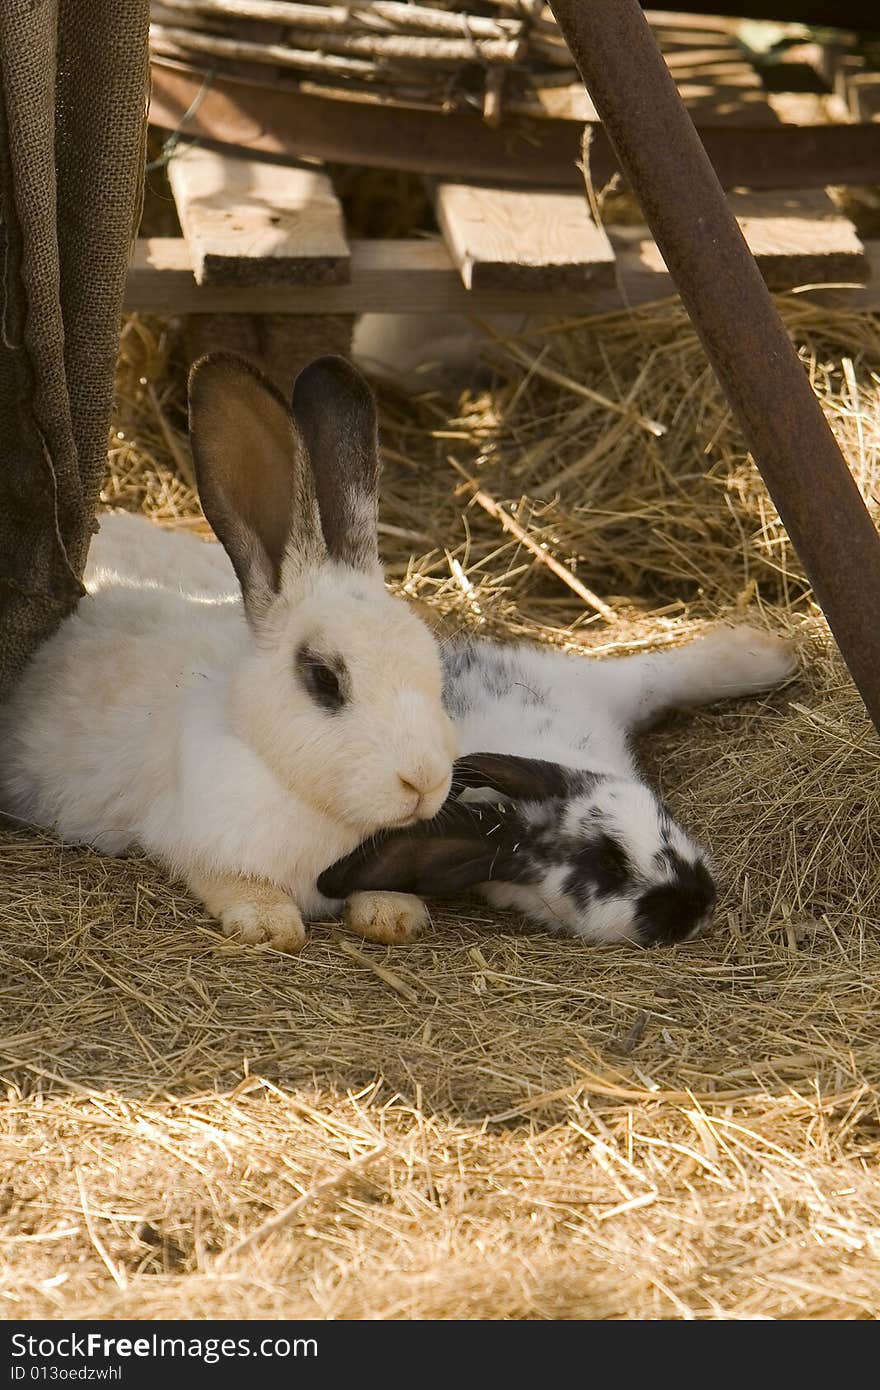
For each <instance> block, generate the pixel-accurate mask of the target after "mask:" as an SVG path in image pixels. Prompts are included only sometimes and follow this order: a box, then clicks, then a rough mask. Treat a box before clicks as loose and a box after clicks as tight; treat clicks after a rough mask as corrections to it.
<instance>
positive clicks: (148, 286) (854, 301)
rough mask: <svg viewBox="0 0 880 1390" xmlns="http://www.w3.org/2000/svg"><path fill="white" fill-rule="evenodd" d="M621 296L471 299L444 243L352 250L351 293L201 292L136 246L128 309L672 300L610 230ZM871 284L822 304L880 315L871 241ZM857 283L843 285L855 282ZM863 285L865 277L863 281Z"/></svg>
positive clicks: (592, 307) (375, 309)
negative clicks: (866, 310) (872, 311)
mask: <svg viewBox="0 0 880 1390" xmlns="http://www.w3.org/2000/svg"><path fill="white" fill-rule="evenodd" d="M609 236H610V240H611V243H612V245H613V247H614V250H615V253H616V256H617V275H618V288H616V289H600V288H595V289H593V290H591V291H589V292H587V293H582V294H575V293H566V294H563V295H560V294H558V293H556V292H547V291H542V292H535V291H524V292H523V291H510V290H500V291H499V290H492V291H485V290H484V291H476V290H466V289H465V288H464V285H463V284H462V283H461V276H460V275H459V273H458V270H457V268H456V266H455V265H454V263H453V261H452V259H451V257H450V255H449V252H448V251H447V249H446V247H445V246H444V245H443V243H442V242H441V241H439V240H437V241H432V240H420V241H366V242H363V241H354V242H352V247H351V258H352V260H351V265H352V274H351V283H350V284H347V285H315V284H312V285H278V286H267V285H262V286H253V287H241V286H239V287H236V286H217V285H197V284H196V281H195V278H194V276H193V272H192V264H191V261H190V256H189V251H188V248H187V245H186V242H185V241H184V240H183V238H182V237H158V238H152V239H149V240H142V241H139V242H138V243H137V246H136V251H135V256H134V262H133V265H132V267H131V270H130V271H129V276H128V285H127V289H126V295H125V308H126V309H127V310H137V311H139V312H142V313H155V314H175V315H177V314H193V313H231V314H259V313H279V314H324V313H341V314H359V313H380V314H381V313H386V314H391V313H397V314H401V313H420V314H433V313H450V314H453V313H459V314H491V313H510V312H512V313H519V312H522V313H546V314H565V315H566V316H569V315H577V314H580V313H583V314H596V313H606V312H609V313H610V312H613V311H614V310H617V309H621V308H623V307H624V306H625V305H632V306H637V305H639V304H644V303H647V302H651V301H654V300H658V299H665V298H667V297H668V296H669V295H673V294H674V293H675V286H674V285H673V283H672V279H671V277H670V275H669V273H668V271H667V270H666V267H665V265H664V264H663V260H662V257H661V256H660V253H659V251H658V250H657V247H656V245H655V244H654V242H653V241H652V240H651V238H650V237H649V236H648V235H647V233H646V231H645V229H644V228H641V229H640V228H630V227H627V228H611V229H610V232H609ZM865 255H866V261H867V265H868V267H869V270H868V273H869V275H870V278H869V279H868V282H867V284H866V285H862V284H861V283H857V284H856V285H855V287H854V288H850V289H844V290H841V289H837V288H834V289H821V288H820V290H819V291H818V292H816V293H811V294H810V298H811V300H816V299H818V300H820V301H821V302H828V303H831V304H835V305H840V306H841V307H846V308H852V309H858V310H864V309H869V310H874V311H876V310H880V241H876V242H868V243H866V246H865ZM852 278H853V277H846V279H847V281H850V280H851V279H852ZM857 278H858V280H859V281H861V278H862V277H857Z"/></svg>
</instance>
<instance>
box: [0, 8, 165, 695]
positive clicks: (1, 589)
mask: <svg viewBox="0 0 880 1390" xmlns="http://www.w3.org/2000/svg"><path fill="white" fill-rule="evenodd" d="M148 23H149V0H0V277H2V301H0V309H2V322H0V698H2V695H3V694H4V693H5V691H6V690H7V689H8V688H9V685H10V683H11V682H12V680H13V679H14V678H15V676H16V675H17V674H18V672H19V671H20V670H21V668H22V666H23V665H24V663H25V661H26V660H27V658H28V657H29V656H30V654H31V653H32V652H33V650H34V648H35V647H36V646H37V644H38V643H39V642H40V641H42V639H43V638H44V637H46V636H48V635H49V633H50V632H51V631H52V629H53V628H54V627H55V626H56V624H57V623H58V622H59V621H60V619H61V618H62V617H64V616H65V615H66V614H67V613H69V612H70V611H71V609H72V608H73V607H74V605H75V604H76V601H77V598H78V596H79V594H80V593H81V585H80V576H81V574H82V570H83V567H84V565H85V559H86V552H87V550H88V541H89V535H90V527H91V522H92V518H93V517H94V513H95V508H96V505H97V501H98V493H99V491H100V487H101V480H102V477H103V472H104V465H105V460H106V452H107V430H108V425H109V420H110V409H111V404H112V391H113V370H114V364H115V360H116V350H117V338H118V330H119V315H120V308H121V304H122V293H123V288H124V285H125V275H126V268H127V264H128V257H129V252H130V248H131V243H132V239H133V237H134V234H135V230H136V226H137V221H138V217H139V213H140V202H141V196H142V188H143V165H144V149H145V137H146V105H147V87H148V66H147V30H148Z"/></svg>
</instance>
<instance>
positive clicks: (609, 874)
mask: <svg viewBox="0 0 880 1390" xmlns="http://www.w3.org/2000/svg"><path fill="white" fill-rule="evenodd" d="M564 858H565V862H566V863H570V864H571V865H572V869H571V872H570V873H569V874H568V876H567V877H566V879H565V882H564V883H563V885H562V889H563V892H565V893H567V894H568V895H569V896H570V897H572V898H574V900H575V902H576V903H577V905H578V908H579V909H580V911H581V912H586V911H587V909H588V907H589V905H590V903H592V902H593V901H595V899H596V898H607V897H609V896H610V895H611V894H612V893H619V892H622V891H623V890H624V889H625V887H626V885H627V884H628V883H629V881H630V876H631V873H632V866H631V864H630V861H629V856H628V855H627V853H626V850H625V849H624V848H623V845H622V844H621V843H620V841H619V840H615V839H613V838H612V836H611V835H605V834H601V835H596V836H595V837H594V838H593V839H592V840H588V841H587V843H586V844H583V845H581V846H580V847H579V848H578V849H576V850H575V851H574V852H573V853H572V852H571V851H570V850H569V852H568V853H567V854H566V855H565V856H564Z"/></svg>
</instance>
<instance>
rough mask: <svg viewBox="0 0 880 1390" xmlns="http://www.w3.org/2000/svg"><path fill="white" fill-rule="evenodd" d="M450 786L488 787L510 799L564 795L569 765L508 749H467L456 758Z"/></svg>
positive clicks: (569, 780)
mask: <svg viewBox="0 0 880 1390" xmlns="http://www.w3.org/2000/svg"><path fill="white" fill-rule="evenodd" d="M452 786H453V790H457V791H461V790H463V789H464V788H465V787H491V788H492V790H493V791H496V792H500V793H501V795H502V796H509V797H511V798H512V799H513V800H514V801H547V800H549V799H550V798H551V797H557V796H567V795H568V793H569V792H570V791H571V787H572V772H571V769H570V768H567V767H563V766H562V765H561V764H560V763H549V762H545V761H544V760H543V759H542V758H518V757H516V756H514V754H512V753H470V754H468V756H467V757H466V758H459V759H458V762H457V763H456V764H455V766H454V768H453V772H452Z"/></svg>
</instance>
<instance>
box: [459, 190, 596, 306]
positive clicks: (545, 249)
mask: <svg viewBox="0 0 880 1390" xmlns="http://www.w3.org/2000/svg"><path fill="white" fill-rule="evenodd" d="M434 205H435V208H436V211H437V219H438V221H439V223H440V227H441V230H442V232H443V235H444V237H445V239H446V245H447V246H448V247H449V250H450V251H451V253H452V258H453V260H454V261H455V263H456V265H457V266H458V268H459V270H460V272H461V278H462V283H463V284H464V286H465V288H466V289H469V290H526V289H531V290H575V291H576V290H583V289H585V288H586V287H587V286H588V285H594V286H598V287H603V288H605V287H609V286H613V284H614V252H613V251H612V249H611V243H610V242H609V240H608V237H607V236H606V234H605V232H604V231H603V229H602V228H601V227H597V225H596V223H595V222H594V221H593V218H592V215H591V213H590V208H589V205H588V203H587V200H586V198H585V197H584V195H583V194H582V193H560V192H540V191H534V192H533V191H531V190H528V191H526V190H524V189H512V188H490V187H487V186H483V185H471V184H462V183H439V184H437V185H436V187H435V189H434Z"/></svg>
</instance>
